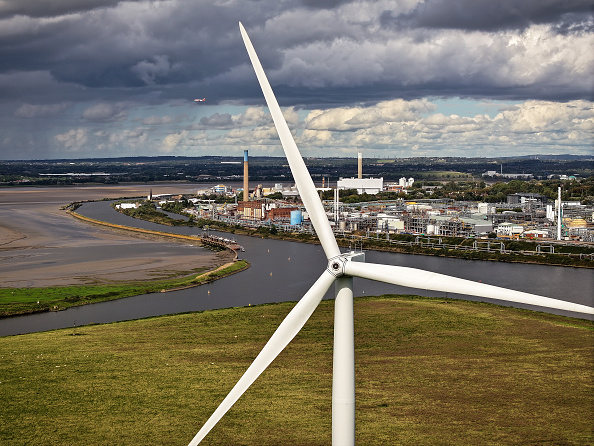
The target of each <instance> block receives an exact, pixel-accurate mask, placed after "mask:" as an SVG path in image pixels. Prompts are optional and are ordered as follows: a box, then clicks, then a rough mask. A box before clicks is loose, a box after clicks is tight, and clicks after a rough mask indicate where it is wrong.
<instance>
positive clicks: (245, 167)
mask: <svg viewBox="0 0 594 446" xmlns="http://www.w3.org/2000/svg"><path fill="white" fill-rule="evenodd" d="M249 197H250V189H249V187H248V151H247V150H244V151H243V201H244V202H246V203H247V202H248V201H249Z"/></svg>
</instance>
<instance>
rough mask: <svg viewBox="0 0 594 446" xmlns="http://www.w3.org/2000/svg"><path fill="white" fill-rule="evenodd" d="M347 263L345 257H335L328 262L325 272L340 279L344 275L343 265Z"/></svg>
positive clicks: (342, 255)
mask: <svg viewBox="0 0 594 446" xmlns="http://www.w3.org/2000/svg"><path fill="white" fill-rule="evenodd" d="M346 262H347V259H346V256H345V255H344V254H341V255H339V256H336V257H332V258H331V259H329V260H328V266H327V268H326V269H327V270H328V272H329V273H330V274H332V275H333V276H334V277H340V276H342V275H343V274H344V265H345V263H346Z"/></svg>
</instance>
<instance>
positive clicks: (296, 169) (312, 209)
mask: <svg viewBox="0 0 594 446" xmlns="http://www.w3.org/2000/svg"><path fill="white" fill-rule="evenodd" d="M239 30H240V31H241V37H243V42H244V43H245V47H246V49H247V52H248V54H249V56H250V60H251V61H252V65H253V67H254V71H255V72H256V77H257V78H258V82H259V83H260V88H262V93H264V98H265V99H266V103H267V104H268V109H269V110H270V114H271V115H272V120H273V121H274V125H275V127H276V131H277V132H278V136H279V138H280V140H281V144H282V146H283V149H284V151H285V155H286V156H287V160H288V161H289V166H290V167H291V172H292V173H293V178H294V179H295V183H296V184H297V189H298V190H299V195H301V199H302V200H303V204H304V205H305V209H307V212H308V214H309V218H310V219H311V222H312V224H313V226H314V228H315V230H316V234H317V235H318V238H319V239H320V243H321V244H322V248H323V249H324V252H325V253H326V257H327V258H328V259H330V258H332V257H336V256H338V255H340V249H339V248H338V244H337V243H336V239H335V238H334V234H333V233H332V228H331V227H330V223H328V217H327V216H326V212H325V211H324V206H322V203H321V202H320V200H319V198H318V194H317V193H316V187H315V185H314V183H313V181H312V179H311V176H310V175H309V171H308V170H307V167H306V166H305V163H304V162H303V158H302V157H301V153H299V149H298V148H297V144H295V140H294V139H293V135H291V131H290V130H289V126H288V125H287V122H286V121H285V118H284V116H283V113H282V112H281V109H280V107H279V105H278V102H277V101H276V97H275V96H274V92H273V91H272V88H271V87H270V83H268V79H267V78H266V74H265V73H264V69H263V68H262V65H261V64H260V60H259V59H258V55H257V54H256V51H255V50H254V47H253V45H252V42H251V41H250V38H249V37H248V35H247V33H246V32H245V29H244V28H243V25H242V24H241V22H240V23H239Z"/></svg>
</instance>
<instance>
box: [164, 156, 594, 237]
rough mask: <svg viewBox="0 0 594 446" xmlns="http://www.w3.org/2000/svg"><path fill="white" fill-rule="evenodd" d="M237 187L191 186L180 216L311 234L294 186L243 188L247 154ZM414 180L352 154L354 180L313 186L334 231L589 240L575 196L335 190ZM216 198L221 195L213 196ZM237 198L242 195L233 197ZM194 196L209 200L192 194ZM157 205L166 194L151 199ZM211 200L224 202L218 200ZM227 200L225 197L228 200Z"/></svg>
mask: <svg viewBox="0 0 594 446" xmlns="http://www.w3.org/2000/svg"><path fill="white" fill-rule="evenodd" d="M243 164H244V169H243V170H244V178H243V188H237V189H233V188H232V187H230V186H226V185H224V184H219V185H216V186H213V187H210V188H208V189H204V190H198V191H196V195H195V196H194V197H190V198H189V199H188V200H187V201H188V207H187V208H185V209H184V213H185V214H186V215H189V216H192V217H193V218H194V219H209V220H215V221H221V222H225V223H227V224H232V225H240V226H244V227H250V228H256V227H269V228H271V227H273V226H274V227H275V228H276V229H278V230H282V231H286V232H291V233H299V232H304V233H313V227H312V225H311V222H310V219H309V215H308V213H307V211H306V210H305V208H304V206H303V204H302V203H301V200H300V199H299V193H298V191H297V188H296V187H295V186H294V185H286V184H282V183H275V184H274V185H271V186H268V187H264V186H263V185H261V184H258V185H255V186H254V187H253V188H251V189H250V187H249V159H248V152H247V151H245V152H244V160H243ZM413 184H414V178H404V177H403V178H401V179H400V180H399V181H398V183H384V181H383V179H382V178H372V177H364V175H363V171H362V154H361V153H360V152H359V154H358V175H357V178H340V179H339V180H338V181H337V182H336V184H335V185H334V187H332V185H331V184H330V182H329V181H326V179H323V180H322V184H321V185H319V187H317V191H318V193H319V194H320V196H322V194H323V193H324V192H326V193H329V191H332V195H333V199H327V200H323V205H324V209H325V210H326V213H327V216H328V220H329V221H330V225H331V227H332V229H333V231H334V232H335V233H340V234H343V235H344V234H349V233H356V234H366V235H369V234H378V233H382V234H385V235H387V236H389V235H390V234H417V235H418V234H420V235H429V236H444V237H477V238H480V237H491V238H500V239H520V238H528V239H536V240H574V241H580V242H594V224H593V219H594V207H593V206H591V205H584V204H582V203H581V202H579V201H561V196H560V194H559V196H558V198H557V200H549V199H548V198H547V197H545V196H542V195H539V194H533V193H515V194H509V195H508V196H507V200H506V201H505V202H500V203H484V202H475V201H454V200H453V199H449V198H442V199H416V200H415V199H408V198H398V199H396V200H379V199H378V200H375V201H368V202H364V203H344V202H341V201H340V200H339V195H340V192H341V191H344V190H356V191H357V193H358V194H367V195H376V194H378V193H380V192H382V191H391V192H398V193H400V195H401V196H404V197H406V194H407V192H408V191H409V190H410V189H411V188H412V186H413ZM213 195H214V196H220V197H223V198H226V200H213V199H212V197H213ZM238 196H242V199H241V200H239V201H238ZM200 197H209V198H208V199H206V198H200ZM153 198H154V200H155V201H157V202H160V203H162V204H163V203H165V202H167V201H168V200H173V199H174V198H172V197H168V196H154V197H153ZM217 201H226V202H220V203H218V202H217ZM230 201H231V202H230Z"/></svg>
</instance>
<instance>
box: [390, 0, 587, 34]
mask: <svg viewBox="0 0 594 446" xmlns="http://www.w3.org/2000/svg"><path fill="white" fill-rule="evenodd" d="M593 10H594V3H593V2H592V1H591V0H564V1H559V0H521V1H518V0H498V1H493V0H456V1H451V0H426V1H423V2H421V3H419V4H418V5H417V6H416V7H415V8H414V9H413V10H412V11H411V12H408V13H405V14H399V15H395V14H394V13H393V12H392V11H385V12H384V13H383V14H382V17H381V21H382V24H383V25H384V26H409V27H411V26H412V27H425V28H446V29H463V30H496V29H510V28H514V29H524V28H526V27H528V26H530V25H531V24H540V23H557V22H563V21H565V22H567V21H574V22H577V23H582V22H584V21H586V22H587V21H588V19H589V17H591V13H592V12H593Z"/></svg>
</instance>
